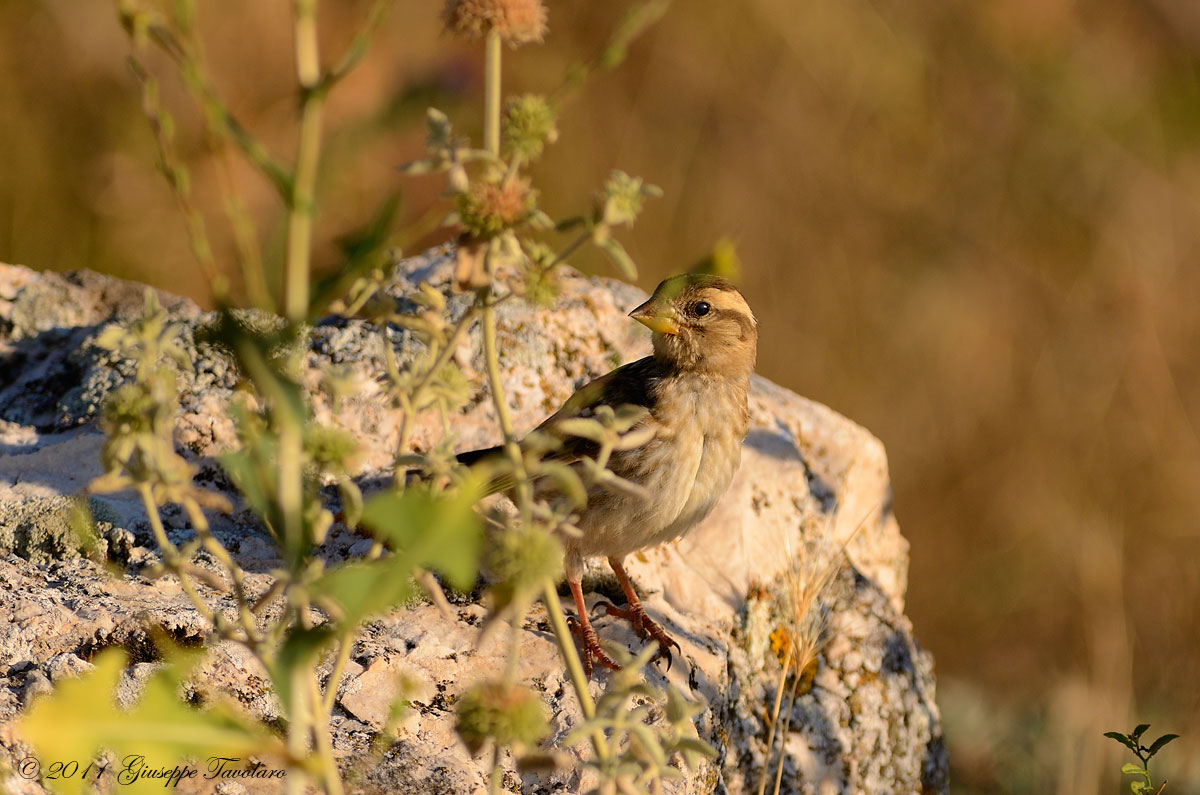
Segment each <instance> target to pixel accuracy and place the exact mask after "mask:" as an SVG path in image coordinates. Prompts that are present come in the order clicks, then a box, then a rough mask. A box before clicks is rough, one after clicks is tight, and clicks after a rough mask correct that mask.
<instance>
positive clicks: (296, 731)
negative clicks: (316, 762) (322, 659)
mask: <svg viewBox="0 0 1200 795" xmlns="http://www.w3.org/2000/svg"><path fill="white" fill-rule="evenodd" d="M304 674H305V668H304V666H299V665H298V666H296V668H295V669H294V670H293V671H292V673H291V678H292V681H291V687H292V697H291V698H290V699H288V701H289V703H288V716H287V717H288V736H287V750H288V771H287V773H288V775H287V792H288V795H303V793H304V791H305V785H306V784H307V783H308V781H307V780H308V776H307V775H306V774H305V772H304V767H303V766H302V765H301V764H300V760H302V759H307V758H308V736H309V729H310V728H312V723H311V720H310V714H309V704H308V701H309V699H308V683H307V682H305V681H304Z"/></svg>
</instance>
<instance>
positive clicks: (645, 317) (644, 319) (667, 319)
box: [629, 298, 679, 334]
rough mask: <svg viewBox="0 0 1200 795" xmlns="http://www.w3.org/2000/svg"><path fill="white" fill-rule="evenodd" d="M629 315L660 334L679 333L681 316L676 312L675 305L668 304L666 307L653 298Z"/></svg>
mask: <svg viewBox="0 0 1200 795" xmlns="http://www.w3.org/2000/svg"><path fill="white" fill-rule="evenodd" d="M629 316H630V317H631V318H633V319H634V320H636V321H637V322H639V323H641V324H642V325H643V326H645V327H646V328H648V329H650V330H651V331H653V332H656V333H658V334H678V333H679V316H678V315H676V314H675V309H674V307H671V306H667V307H666V308H665V309H664V308H663V307H662V306H660V305H659V303H658V301H656V300H655V299H653V298H651V299H650V300H649V301H647V302H646V303H644V304H642V305H641V306H639V307H638V308H637V309H635V310H633V311H632V312H630V313H629Z"/></svg>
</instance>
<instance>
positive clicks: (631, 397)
mask: <svg viewBox="0 0 1200 795" xmlns="http://www.w3.org/2000/svg"><path fill="white" fill-rule="evenodd" d="M661 369H662V368H661V365H660V364H659V363H658V362H657V361H656V360H655V359H654V357H653V356H647V357H646V358H644V359H639V360H637V361H636V362H630V363H629V364H626V365H623V366H621V367H618V368H617V369H615V370H613V371H612V372H610V373H607V374H606V375H602V376H600V377H599V378H597V379H596V380H594V381H589V382H588V383H587V384H584V385H583V386H582V387H580V388H579V389H578V390H576V391H575V393H574V394H573V395H571V397H569V398H567V402H566V403H564V404H563V405H562V408H560V409H559V410H558V411H556V412H554V413H553V414H551V415H550V416H549V417H547V418H546V419H545V420H544V421H543V422H542V424H541V425H539V426H538V427H537V428H536V429H535V431H540V432H542V433H546V434H549V435H551V436H554V437H555V438H557V439H558V440H559V446H558V447H557V448H556V449H555V450H553V451H551V452H550V453H549V454H547V456H546V458H548V459H552V460H555V461H562V462H564V463H570V462H572V461H578V460H579V459H580V458H588V457H595V455H596V453H597V452H598V450H599V447H598V445H597V444H596V443H595V442H594V441H592V440H590V439H585V438H583V437H581V436H573V435H571V434H569V433H566V432H565V431H564V429H563V427H562V426H563V424H564V421H566V420H571V419H586V418H589V417H592V416H595V413H596V409H597V408H599V407H600V406H611V407H612V408H614V409H616V408H619V407H621V406H627V405H631V406H637V407H640V408H644V409H646V410H647V412H648V411H649V410H650V409H652V408H653V407H654V402H655V394H656V388H657V385H658V383H659V381H660V380H661V378H662V373H661ZM503 451H504V448H503V447H500V446H497V447H488V448H485V449H482V450H470V451H468V452H465V453H459V454H458V456H457V457H458V461H459V463H461V464H466V465H467V466H472V465H474V464H476V463H478V462H479V461H482V460H484V459H486V458H491V457H493V456H497V455H501V454H502V453H503Z"/></svg>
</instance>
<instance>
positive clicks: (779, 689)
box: [757, 643, 799, 795]
mask: <svg viewBox="0 0 1200 795" xmlns="http://www.w3.org/2000/svg"><path fill="white" fill-rule="evenodd" d="M791 664H792V644H791V643H789V644H788V645H787V650H786V652H785V653H784V655H783V670H782V671H781V672H780V674H779V684H778V685H777V686H776V687H775V707H774V709H772V710H771V732H770V733H769V734H768V735H767V751H766V753H765V754H764V756H763V769H762V772H761V773H760V774H759V776H758V791H757V795H763V793H764V792H766V789H767V770H768V769H769V767H770V765H771V746H773V745H774V744H775V730H776V729H777V728H779V706H780V705H781V704H782V703H783V694H784V692H785V691H786V690H787V675H788V666H789V665H791ZM797 675H799V674H797ZM779 753H781V754H782V753H783V746H782V744H781V745H780V749H779Z"/></svg>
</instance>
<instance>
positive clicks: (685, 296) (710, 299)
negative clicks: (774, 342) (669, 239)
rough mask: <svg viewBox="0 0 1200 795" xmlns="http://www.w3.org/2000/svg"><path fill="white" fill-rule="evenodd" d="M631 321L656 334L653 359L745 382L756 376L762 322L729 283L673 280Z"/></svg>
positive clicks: (705, 278) (694, 277)
mask: <svg viewBox="0 0 1200 795" xmlns="http://www.w3.org/2000/svg"><path fill="white" fill-rule="evenodd" d="M629 316H630V317H632V318H633V319H634V320H636V321H638V322H639V323H641V324H642V325H644V326H646V327H647V328H649V329H650V330H651V331H653V332H654V336H653V340H654V355H655V356H656V357H658V358H659V359H662V360H664V361H666V362H669V363H671V364H673V365H675V366H677V367H683V368H686V369H689V370H697V371H704V372H711V373H720V374H727V375H731V376H744V377H748V376H749V374H750V373H751V372H753V371H754V360H755V357H756V355H757V349H758V321H756V320H755V319H754V313H753V312H751V311H750V306H749V304H747V303H746V299H745V297H743V296H742V293H741V291H739V290H738V289H737V288H736V287H734V286H733V283H732V282H729V281H727V280H726V279H722V278H721V277H719V276H710V275H708V274H685V275H682V276H673V277H671V278H670V279H667V280H665V281H663V282H662V283H661V284H659V285H658V288H657V289H655V291H654V295H652V296H650V300H649V301H647V302H646V303H644V304H642V305H641V306H639V307H638V308H637V309H635V310H633V311H632V312H630V313H629Z"/></svg>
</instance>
